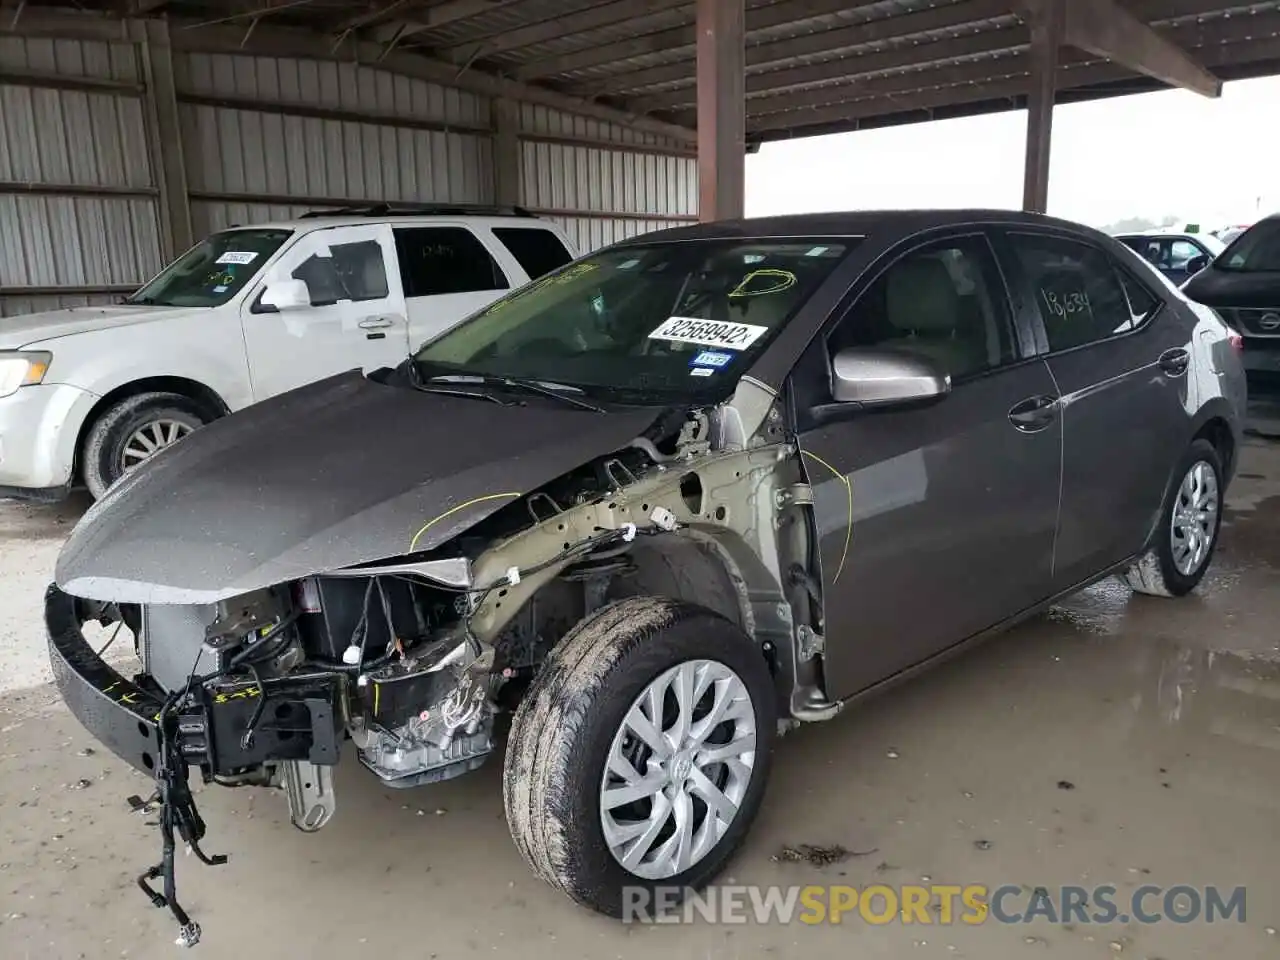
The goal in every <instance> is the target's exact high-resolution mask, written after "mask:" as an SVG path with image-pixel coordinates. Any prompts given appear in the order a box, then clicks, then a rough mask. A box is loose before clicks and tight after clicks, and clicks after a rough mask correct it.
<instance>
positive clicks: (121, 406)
mask: <svg viewBox="0 0 1280 960" xmlns="http://www.w3.org/2000/svg"><path fill="white" fill-rule="evenodd" d="M206 422H208V421H207V419H206V417H205V415H204V413H203V411H202V410H201V409H200V407H199V405H198V404H196V403H195V402H194V401H193V400H191V399H190V398H189V397H184V396H183V395H182V394H180V393H158V392H156V393H140V394H137V395H136V396H132V397H126V398H125V399H124V400H121V401H120V402H119V403H117V404H114V405H113V406H110V407H108V408H107V409H106V410H104V411H103V412H102V413H101V414H100V415H99V417H98V419H97V420H96V421H95V422H94V424H93V426H92V427H90V428H89V432H88V433H87V434H86V435H85V440H84V448H83V450H82V452H81V463H82V465H83V466H82V470H81V472H82V473H83V475H84V484H85V486H86V487H88V488H89V493H90V494H92V495H93V498H94V499H95V500H97V499H100V498H101V497H102V495H103V494H105V493H106V492H107V490H108V489H110V487H111V485H112V484H114V483H115V482H116V481H117V480H119V479H120V478H121V477H122V476H124V474H125V472H126V471H127V470H129V469H132V468H133V467H134V466H137V465H138V464H140V463H143V462H145V460H146V459H147V458H146V457H142V458H140V457H139V454H147V453H148V452H149V451H148V450H147V447H148V446H152V447H155V450H154V451H150V452H158V451H159V450H160V449H164V447H166V446H170V445H172V443H173V442H177V440H180V439H182V437H185V436H187V435H188V434H190V433H191V432H192V431H193V430H196V429H198V428H200V427H202V426H204V425H205V423H206ZM170 438H173V439H172V440H171V439H170Z"/></svg>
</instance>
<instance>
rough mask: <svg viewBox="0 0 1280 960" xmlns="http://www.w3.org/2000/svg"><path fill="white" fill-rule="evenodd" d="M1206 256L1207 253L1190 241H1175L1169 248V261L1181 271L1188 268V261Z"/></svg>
mask: <svg viewBox="0 0 1280 960" xmlns="http://www.w3.org/2000/svg"><path fill="white" fill-rule="evenodd" d="M1205 255H1206V254H1205V252H1204V251H1203V250H1201V249H1200V247H1198V246H1197V245H1196V244H1194V243H1192V242H1191V241H1190V240H1174V241H1173V243H1172V244H1170V247H1169V259H1170V260H1172V261H1173V266H1174V267H1175V268H1176V269H1179V270H1182V269H1185V268H1186V266H1187V261H1189V260H1194V259H1195V258H1196V257H1203V256H1205Z"/></svg>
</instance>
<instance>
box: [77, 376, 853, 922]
mask: <svg viewBox="0 0 1280 960" xmlns="http://www.w3.org/2000/svg"><path fill="white" fill-rule="evenodd" d="M477 492H478V493H479V494H480V495H481V497H484V496H486V493H485V492H484V491H477ZM811 503H812V495H811V490H810V488H809V485H808V483H807V482H806V480H805V477H804V470H803V465H802V463H801V461H800V457H799V455H798V452H797V450H796V449H795V447H794V446H793V445H791V444H790V443H788V442H787V439H786V437H785V431H784V428H783V417H782V413H781V411H780V409H779V406H778V404H777V398H776V396H775V395H774V393H773V392H772V391H771V390H768V389H767V388H765V387H764V386H762V385H760V384H757V383H755V382H754V381H752V380H750V379H749V378H747V379H744V380H743V381H742V382H741V383H740V385H739V387H738V390H737V393H736V394H735V396H734V398H733V399H732V400H731V401H730V402H728V403H725V404H722V405H720V406H719V407H716V408H712V409H703V410H679V411H672V412H671V413H670V414H669V415H667V416H665V417H663V418H661V419H659V420H658V421H657V423H656V424H655V426H654V428H653V429H652V430H651V431H650V433H649V434H648V435H646V436H642V437H639V438H637V439H636V440H635V441H634V442H633V443H632V444H630V445H629V446H628V447H627V448H626V449H624V450H621V451H616V452H614V453H612V454H610V455H608V456H604V457H600V458H597V459H595V460H593V461H591V462H589V463H586V464H583V465H582V466H581V467H580V468H578V469H576V470H574V471H571V472H570V473H568V474H566V475H563V476H561V477H559V478H557V479H556V480H554V481H553V482H551V483H549V484H546V485H545V486H543V487H542V488H540V489H538V490H536V491H534V492H532V493H529V494H527V495H524V496H520V497H513V498H512V499H511V502H510V503H507V504H506V505H504V506H503V508H502V509H501V510H499V511H497V512H496V513H493V514H491V515H489V516H487V517H486V518H485V519H483V520H482V521H481V522H479V523H478V524H476V525H474V526H472V527H471V528H469V529H468V530H466V531H465V533H463V534H462V535H461V536H459V537H456V538H455V539H454V540H453V541H451V542H449V543H447V544H445V545H444V546H442V547H438V548H436V549H433V550H429V551H419V552H416V553H415V552H414V551H413V550H412V545H413V540H412V539H411V538H410V537H406V545H408V546H409V547H410V550H409V551H407V552H406V553H405V554H403V555H401V556H399V557H395V558H391V559H387V560H383V561H378V562H375V563H370V564H365V565H362V566H359V567H356V568H349V569H343V570H337V571H329V572H325V573H317V574H316V575H313V576H310V577H306V578H303V579H301V580H297V581H294V582H291V583H287V584H282V585H279V586H277V587H272V588H267V589H261V590H257V591H254V592H251V593H248V594H244V595H240V596H236V597H233V598H230V599H226V600H220V601H218V602H216V603H212V604H205V605H170V604H153V605H132V604H130V605H123V604H122V605H116V606H115V607H114V609H112V608H109V607H108V608H104V609H103V611H102V615H101V617H102V619H104V620H110V619H112V617H113V616H119V617H120V618H122V619H123V620H124V621H125V622H126V623H129V624H130V625H131V626H135V627H136V634H137V651H138V655H139V658H140V659H141V661H142V663H143V667H144V671H145V672H144V673H143V674H142V675H140V676H139V677H138V678H137V679H136V681H135V682H136V683H138V684H139V685H140V686H144V687H146V688H147V689H148V690H149V691H150V692H151V693H152V694H153V695H154V696H155V697H156V698H157V699H158V700H161V701H162V702H163V707H162V709H161V710H160V712H159V713H158V714H157V716H156V718H155V719H156V723H157V726H158V728H159V730H160V740H161V743H162V750H161V756H160V757H158V758H157V762H156V767H155V771H154V772H155V775H156V779H157V787H158V791H157V797H158V799H159V800H160V802H161V804H162V805H165V804H171V803H172V802H173V798H175V797H176V798H178V801H179V802H180V803H181V804H183V805H185V806H184V807H182V808H180V809H177V811H176V813H175V814H174V815H173V816H172V817H170V816H168V815H165V814H162V825H163V824H164V823H166V822H169V821H170V820H172V822H173V823H175V824H176V825H177V828H178V829H179V832H180V833H181V834H182V836H183V838H184V839H186V840H187V842H188V843H189V844H190V845H191V846H192V847H193V848H194V849H196V850H197V851H198V849H199V848H198V841H199V838H200V835H202V834H203V829H204V825H203V822H202V821H200V819H199V816H198V814H197V813H195V807H194V800H192V799H191V797H190V795H189V794H188V793H187V792H186V789H185V779H186V774H187V768H188V767H196V768H198V769H199V770H200V771H201V773H202V775H203V777H204V778H205V779H206V781H213V782H217V783H220V784H223V785H227V786H273V787H282V788H283V789H284V791H285V793H286V795H287V797H288V800H289V807H290V817H291V820H292V822H293V823H294V825H295V826H297V827H298V828H299V829H302V830H306V831H311V830H317V829H319V828H321V827H323V826H324V825H325V824H326V823H327V822H328V821H329V820H330V818H331V817H332V816H333V814H334V812H335V810H336V803H335V795H334V790H333V780H332V769H333V766H334V764H336V763H337V761H338V757H339V753H340V752H341V750H342V745H343V742H344V741H345V740H348V739H349V740H350V741H351V742H352V745H353V746H354V749H355V753H356V756H357V757H358V758H359V761H360V762H361V763H362V764H363V765H364V766H365V767H366V768H367V769H368V770H369V771H370V772H372V773H373V774H374V775H376V776H377V777H378V778H379V779H380V780H381V781H382V782H383V783H385V784H386V785H388V786H391V787H398V788H408V787H417V786H422V785H424V784H430V783H434V782H438V781H441V780H445V779H449V778H452V777H456V776H459V775H461V774H464V773H467V772H469V771H471V770H474V769H475V768H476V767H478V766H479V765H481V764H482V763H484V761H485V759H486V757H487V756H488V755H489V754H490V753H491V752H492V750H493V746H494V742H495V721H496V718H497V717H499V716H500V715H501V714H504V713H508V712H511V711H513V710H514V709H515V708H516V707H517V706H518V705H519V703H520V701H521V696H522V694H523V692H524V690H525V689H526V688H527V687H528V686H529V683H530V682H531V680H532V678H533V677H534V676H535V675H536V673H537V671H538V669H539V666H540V664H541V663H542V662H543V660H544V659H545V657H546V655H547V653H548V651H549V650H550V649H551V648H552V647H553V646H554V645H555V644H556V643H557V642H559V641H560V640H561V638H563V637H564V636H565V635H566V634H568V633H569V632H570V631H571V630H572V629H573V628H574V626H575V625H576V624H578V623H579V622H580V621H582V620H583V618H584V617H586V616H587V615H589V614H590V613H591V612H592V611H594V610H597V609H599V608H600V607H602V606H604V605H606V604H608V603H610V602H612V601H614V600H618V599H621V598H625V597H628V596H636V595H642V594H646V593H656V594H662V595H673V596H676V597H684V598H686V599H690V600H696V601H697V602H698V603H700V604H703V605H705V606H708V607H710V608H711V609H713V610H715V611H716V612H718V613H721V614H723V615H724V616H725V617H727V618H729V619H730V620H732V621H734V622H736V623H737V624H738V625H740V626H741V628H742V629H743V631H744V632H745V633H746V634H747V635H748V636H751V637H753V638H754V639H755V640H756V642H758V643H759V644H760V646H761V649H762V650H763V651H764V652H765V655H766V656H767V657H768V658H769V660H770V663H771V665H772V667H773V670H774V673H775V675H776V677H777V678H778V688H779V699H780V716H784V717H788V718H796V719H818V718H822V717H824V716H826V715H829V714H830V713H831V712H834V710H835V707H834V706H832V705H830V704H828V703H827V702H826V700H825V697H824V695H823V694H822V678H821V656H820V653H818V652H817V651H818V650H819V649H820V647H817V646H815V645H814V644H813V643H812V642H811V641H812V638H813V637H815V636H817V637H820V635H821V631H822V623H821V598H820V596H819V595H818V593H819V590H818V588H817V587H815V584H816V583H818V582H820V577H818V576H817V574H816V572H815V571H816V559H815V557H814V542H815V537H814V535H813V531H812V517H811V515H810V511H809V507H810V505H811ZM463 506H465V504H464V505H463ZM451 509H452V510H456V509H459V507H458V506H457V505H453V506H452V507H451ZM424 521H425V523H426V526H430V525H431V523H433V522H434V521H433V520H432V519H431V518H424ZM424 529H425V527H424ZM801 636H803V637H805V638H808V639H807V640H806V642H805V643H800V642H798V641H797V638H798V637H801ZM788 722H794V721H792V720H789V721H788ZM164 744H168V749H167V751H166V749H164V748H163V745H164ZM166 798H168V799H166ZM184 824H185V825H186V826H185V828H184ZM172 845H173V840H172V836H171V835H170V833H169V832H167V833H166V855H165V858H164V860H163V861H162V864H161V865H160V866H159V867H157V868H153V870H152V871H150V872H149V874H148V876H149V877H150V878H155V877H157V876H162V877H164V879H165V887H166V893H165V894H164V895H160V894H158V893H155V892H153V891H151V890H150V888H149V887H148V886H147V885H146V883H145V880H146V879H147V877H144V878H143V879H142V880H140V883H142V884H143V886H144V889H147V891H148V893H149V894H150V895H151V897H152V899H153V902H156V903H157V905H160V904H161V903H162V902H163V903H165V904H167V905H168V906H170V909H173V910H174V913H175V915H176V916H178V918H179V922H180V924H181V925H182V927H183V930H184V934H183V938H184V939H185V940H187V941H189V942H194V941H195V940H197V939H198V938H199V928H198V926H196V925H195V924H194V923H192V922H191V921H190V919H189V918H186V917H185V914H182V913H181V912H180V911H181V908H180V907H177V902H176V899H175V898H174V897H173V891H172V886H173V878H172V850H171V847H172ZM201 857H202V858H203V854H201ZM166 864H167V866H166ZM175 908H176V909H175Z"/></svg>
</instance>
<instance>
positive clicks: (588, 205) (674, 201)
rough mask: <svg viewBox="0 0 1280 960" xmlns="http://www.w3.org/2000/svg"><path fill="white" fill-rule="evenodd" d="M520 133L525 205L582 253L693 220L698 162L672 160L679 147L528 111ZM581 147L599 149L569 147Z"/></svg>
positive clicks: (593, 122)
mask: <svg viewBox="0 0 1280 960" xmlns="http://www.w3.org/2000/svg"><path fill="white" fill-rule="evenodd" d="M520 131H521V133H522V134H523V135H525V138H524V139H523V141H522V142H521V144H520V168H521V173H522V183H521V191H522V199H523V203H524V204H525V206H527V207H530V208H531V209H534V210H537V211H540V212H543V213H544V215H545V216H548V217H549V218H551V219H553V220H556V221H557V222H559V223H560V224H561V226H563V227H564V228H565V230H566V231H567V232H568V234H569V236H570V237H571V238H572V239H573V240H574V242H575V243H577V245H578V248H579V249H580V250H581V251H583V252H584V253H585V252H587V251H589V250H594V249H596V248H598V247H602V246H605V245H607V244H610V243H614V242H616V241H618V240H622V239H625V238H626V237H631V236H635V235H636V234H638V233H646V232H648V231H650V230H658V229H662V228H663V227H668V226H675V225H677V224H678V223H680V222H682V221H683V220H684V219H687V218H688V217H690V216H693V215H696V214H697V212H698V181H697V174H698V169H697V161H695V160H694V159H693V158H691V157H687V156H679V155H676V153H675V151H676V150H677V145H676V144H673V143H670V142H664V141H662V140H661V139H660V138H658V137H655V136H653V135H651V134H645V133H638V132H636V131H634V130H629V129H627V128H626V127H621V126H618V125H616V124H611V123H604V122H602V121H599V120H590V119H587V118H585V117H578V116H573V115H571V114H566V113H560V112H558V111H554V110H549V109H547V108H546V107H540V106H533V105H531V104H523V105H522V106H521V111H520ZM586 140H590V141H596V142H598V143H599V144H600V146H595V145H587V144H585V143H579V142H568V141H586ZM562 141H563V142H562ZM615 144H616V146H614V145H615ZM571 211H581V213H580V214H579V215H576V216H575V215H574V214H573V213H572V212H571Z"/></svg>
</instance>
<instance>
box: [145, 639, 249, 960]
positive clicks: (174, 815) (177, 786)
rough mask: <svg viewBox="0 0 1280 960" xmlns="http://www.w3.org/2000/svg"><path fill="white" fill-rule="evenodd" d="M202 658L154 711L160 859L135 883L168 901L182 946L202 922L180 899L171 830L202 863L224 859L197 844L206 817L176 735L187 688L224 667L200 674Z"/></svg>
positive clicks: (158, 900) (190, 943)
mask: <svg viewBox="0 0 1280 960" xmlns="http://www.w3.org/2000/svg"><path fill="white" fill-rule="evenodd" d="M199 662H200V657H199V654H197V656H196V662H195V663H193V664H192V665H191V672H190V673H189V674H188V675H187V683H186V685H185V686H184V687H183V688H182V690H181V691H176V692H171V693H170V694H168V696H166V697H165V699H164V703H163V704H161V706H160V711H159V712H158V713H157V714H156V737H157V739H158V740H159V745H158V749H157V756H156V771H155V777H156V796H157V799H158V800H159V801H160V837H161V853H160V862H159V863H157V864H156V865H155V866H153V867H150V868H149V869H148V870H147V871H146V872H145V873H144V874H142V876H140V877H138V886H139V888H141V890H142V892H143V893H145V894H146V895H147V897H148V898H149V899H150V900H151V903H152V905H153V906H156V907H168V908H169V912H170V913H172V914H173V918H174V920H176V921H177V923H178V939H177V941H176V942H177V944H178V945H179V946H182V947H194V946H195V945H196V944H197V943H199V942H200V924H198V923H196V922H195V921H194V920H192V919H191V917H190V915H188V913H187V911H186V910H184V909H183V908H182V904H180V903H179V902H178V894H177V878H176V876H175V873H174V851H175V849H176V847H177V841H176V840H175V838H174V833H175V831H176V832H177V835H178V836H180V837H182V840H183V842H184V843H185V844H186V845H187V848H188V849H189V850H190V851H191V852H192V853H194V854H195V855H196V857H197V858H198V859H199V860H200V862H201V863H203V864H205V865H207V866H211V867H218V866H221V865H222V864H224V863H226V862H227V858H226V857H225V856H222V855H218V856H213V857H210V856H207V855H206V854H205V852H204V851H203V850H201V849H200V840H201V838H203V837H204V834H205V823H204V819H203V818H202V817H201V816H200V811H199V810H198V809H197V808H196V801H195V797H194V796H192V794H191V788H190V787H189V786H188V785H187V774H188V772H189V766H188V764H187V760H186V757H184V756H183V755H182V746H181V744H180V743H179V741H178V736H177V734H178V717H177V716H176V710H177V708H178V707H179V706H180V705H181V704H182V703H184V702H186V699H187V697H188V696H190V694H191V689H192V687H194V686H198V685H203V684H205V683H207V682H208V681H210V680H212V679H214V678H215V677H218V676H220V675H221V674H222V673H223V672H224V671H222V670H218V671H215V672H213V673H210V674H207V675H206V676H203V677H197V676H196V672H195V669H196V666H197V665H198V664H199ZM157 878H159V879H161V880H162V881H163V883H164V892H163V893H160V892H159V891H157V890H155V889H154V888H153V887H152V886H151V883H150V881H152V880H155V879H157Z"/></svg>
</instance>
